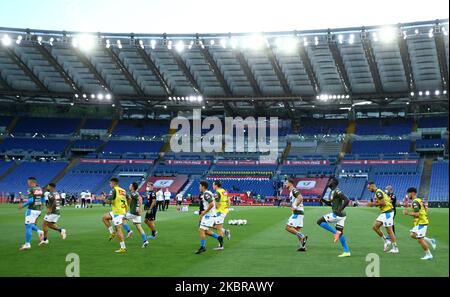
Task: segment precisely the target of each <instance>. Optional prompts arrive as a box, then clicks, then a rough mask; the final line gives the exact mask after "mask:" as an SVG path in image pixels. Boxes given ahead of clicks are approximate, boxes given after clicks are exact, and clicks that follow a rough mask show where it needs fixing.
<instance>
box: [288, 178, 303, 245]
mask: <svg viewBox="0 0 450 297" xmlns="http://www.w3.org/2000/svg"><path fill="white" fill-rule="evenodd" d="M294 183H295V182H294V180H293V179H288V180H287V181H286V187H287V188H288V189H289V197H290V198H291V203H292V204H291V211H292V215H291V216H290V217H289V220H288V222H287V223H286V227H285V229H286V231H288V232H289V233H292V234H294V235H295V236H297V238H298V240H299V241H300V247H299V248H298V249H297V251H299V252H306V241H307V240H308V236H307V235H304V234H303V233H302V232H301V231H302V228H303V217H304V214H305V212H304V208H303V197H302V195H301V194H300V192H299V191H298V190H297V189H296V188H295V186H294Z"/></svg>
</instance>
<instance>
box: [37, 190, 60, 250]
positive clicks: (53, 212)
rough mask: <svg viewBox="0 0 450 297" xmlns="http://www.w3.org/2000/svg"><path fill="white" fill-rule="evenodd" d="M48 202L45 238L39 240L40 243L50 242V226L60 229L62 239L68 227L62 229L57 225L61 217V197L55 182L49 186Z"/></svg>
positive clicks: (44, 226) (45, 218) (44, 225)
mask: <svg viewBox="0 0 450 297" xmlns="http://www.w3.org/2000/svg"><path fill="white" fill-rule="evenodd" d="M47 191H48V192H49V195H48V204H47V215H46V216H45V217H44V224H43V229H44V239H43V240H42V241H41V242H39V245H40V246H42V245H46V244H48V242H49V241H48V238H47V236H48V228H50V229H53V230H55V231H58V232H59V234H60V235H61V238H62V239H66V229H61V228H59V227H58V225H56V223H57V222H58V220H59V218H60V217H61V213H60V209H61V197H60V195H59V193H58V192H56V185H55V184H54V183H49V184H48V186H47Z"/></svg>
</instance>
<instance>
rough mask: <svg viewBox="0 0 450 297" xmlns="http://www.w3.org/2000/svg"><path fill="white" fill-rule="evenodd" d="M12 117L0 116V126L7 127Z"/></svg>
mask: <svg viewBox="0 0 450 297" xmlns="http://www.w3.org/2000/svg"><path fill="white" fill-rule="evenodd" d="M11 121H12V118H11V117H2V116H0V127H5V128H6V127H8V126H9V124H10V123H11Z"/></svg>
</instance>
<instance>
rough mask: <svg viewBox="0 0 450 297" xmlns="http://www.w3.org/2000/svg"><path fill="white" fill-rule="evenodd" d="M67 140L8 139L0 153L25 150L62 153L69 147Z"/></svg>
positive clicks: (0, 148) (0, 147)
mask: <svg viewBox="0 0 450 297" xmlns="http://www.w3.org/2000/svg"><path fill="white" fill-rule="evenodd" d="M68 143H69V142H68V141H67V140H61V139H42V138H6V139H5V140H4V141H3V143H1V144H0V151H8V150H24V151H40V152H55V153H62V152H63V151H64V149H65V148H66V146H67V145H68Z"/></svg>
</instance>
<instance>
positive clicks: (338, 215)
mask: <svg viewBox="0 0 450 297" xmlns="http://www.w3.org/2000/svg"><path fill="white" fill-rule="evenodd" d="M338 185H339V181H338V180H337V179H336V178H331V179H330V180H329V181H328V184H327V186H328V187H329V188H330V190H331V194H330V200H329V201H326V200H324V199H323V198H321V199H320V201H321V202H323V203H325V204H326V205H328V206H331V209H332V210H333V212H331V213H329V214H327V215H324V216H323V217H321V218H320V219H319V220H318V221H317V224H318V225H319V226H320V227H322V228H324V229H325V230H328V231H330V232H331V233H333V234H334V235H333V237H334V242H337V241H338V240H339V242H340V243H341V245H342V249H343V250H344V252H343V253H342V254H340V255H339V256H338V257H350V250H349V249H348V246H347V241H346V240H345V236H344V234H343V233H344V224H345V219H346V213H345V211H344V208H346V207H347V205H348V204H349V203H350V199H348V198H347V196H345V194H344V193H342V192H341V190H340V189H339V188H338V187H337V186H338ZM328 223H336V229H334V228H333V227H331V226H330V225H329V224H328Z"/></svg>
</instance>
